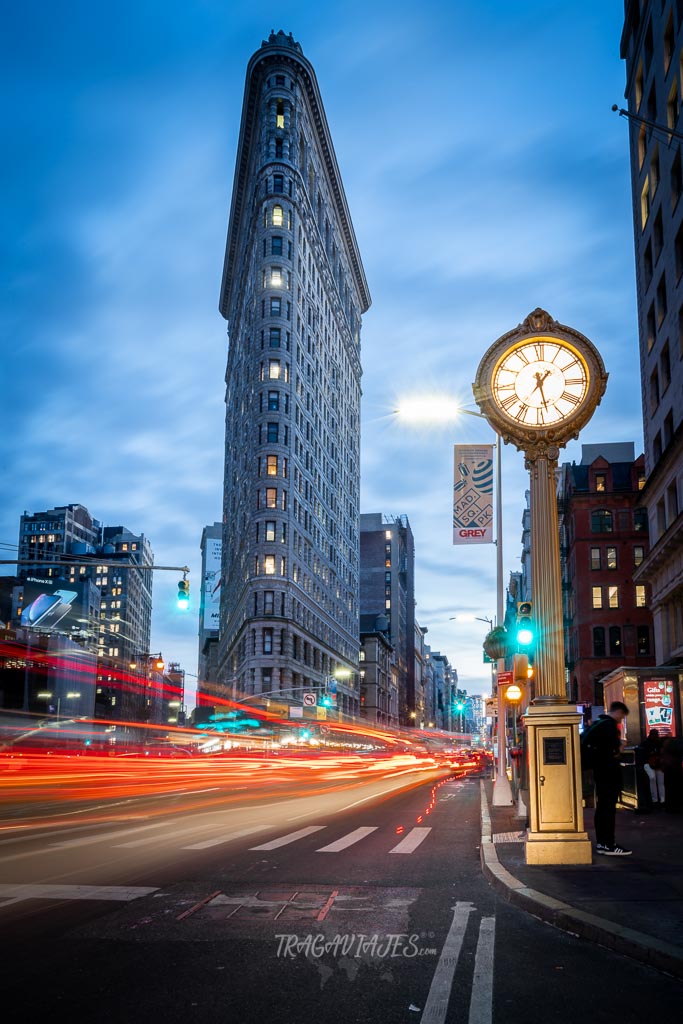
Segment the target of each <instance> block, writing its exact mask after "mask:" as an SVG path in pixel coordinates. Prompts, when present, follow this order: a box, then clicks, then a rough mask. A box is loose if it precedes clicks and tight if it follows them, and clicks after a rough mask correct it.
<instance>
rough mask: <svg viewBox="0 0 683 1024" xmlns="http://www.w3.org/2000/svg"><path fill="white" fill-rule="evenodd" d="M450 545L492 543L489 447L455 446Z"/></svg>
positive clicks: (491, 482) (490, 449)
mask: <svg viewBox="0 0 683 1024" xmlns="http://www.w3.org/2000/svg"><path fill="white" fill-rule="evenodd" d="M453 454H454V479H453V543H454V544H492V543H493V445H492V444H456V445H454V448H453Z"/></svg>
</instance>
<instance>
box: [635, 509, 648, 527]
mask: <svg viewBox="0 0 683 1024" xmlns="http://www.w3.org/2000/svg"><path fill="white" fill-rule="evenodd" d="M633 529H634V530H647V509H646V508H636V509H634V510H633Z"/></svg>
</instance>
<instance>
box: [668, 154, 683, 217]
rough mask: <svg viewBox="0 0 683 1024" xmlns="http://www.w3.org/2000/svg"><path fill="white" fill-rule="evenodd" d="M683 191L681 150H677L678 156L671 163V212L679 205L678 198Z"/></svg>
mask: <svg viewBox="0 0 683 1024" xmlns="http://www.w3.org/2000/svg"><path fill="white" fill-rule="evenodd" d="M681 191H683V166H682V165H681V151H680V149H679V150H677V151H676V156H675V157H674V159H673V163H672V164H671V212H672V213H673V211H674V210H675V209H676V207H677V206H678V200H679V199H680V198H681Z"/></svg>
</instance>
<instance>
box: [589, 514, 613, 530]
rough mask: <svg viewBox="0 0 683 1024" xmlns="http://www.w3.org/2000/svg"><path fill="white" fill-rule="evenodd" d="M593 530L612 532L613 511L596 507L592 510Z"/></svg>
mask: <svg viewBox="0 0 683 1024" xmlns="http://www.w3.org/2000/svg"><path fill="white" fill-rule="evenodd" d="M591 530H592V532H593V533H611V532H612V513H611V512H609V511H607V509H596V510H595V511H594V512H591Z"/></svg>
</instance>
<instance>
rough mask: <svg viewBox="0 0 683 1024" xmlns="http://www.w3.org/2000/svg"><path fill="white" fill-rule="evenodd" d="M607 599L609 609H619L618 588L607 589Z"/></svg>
mask: <svg viewBox="0 0 683 1024" xmlns="http://www.w3.org/2000/svg"><path fill="white" fill-rule="evenodd" d="M607 598H608V601H609V606H610V608H618V607H619V587H608V588H607Z"/></svg>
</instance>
